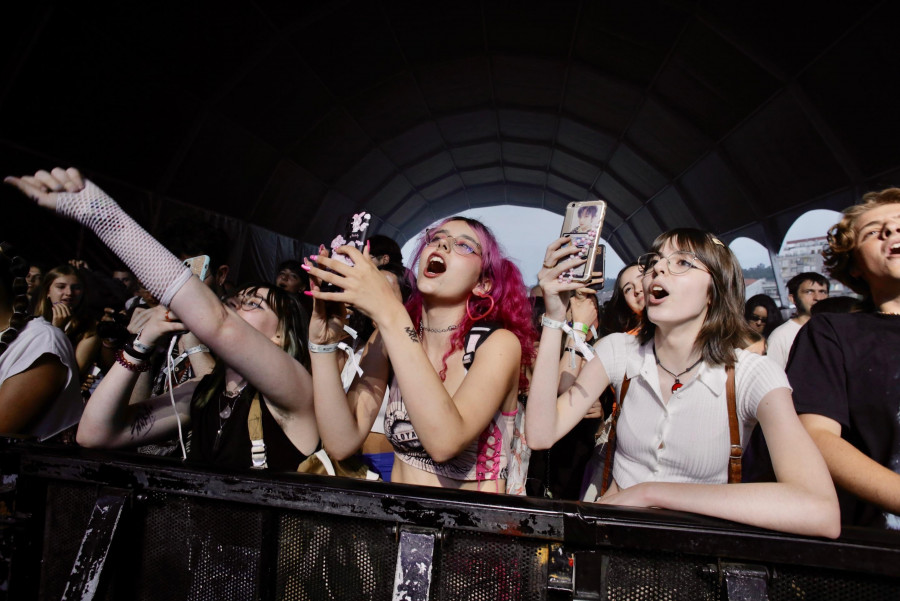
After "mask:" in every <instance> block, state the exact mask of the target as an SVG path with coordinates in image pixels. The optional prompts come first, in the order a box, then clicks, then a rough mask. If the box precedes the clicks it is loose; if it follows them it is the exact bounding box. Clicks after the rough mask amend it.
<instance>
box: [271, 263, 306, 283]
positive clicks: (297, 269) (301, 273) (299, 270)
mask: <svg viewBox="0 0 900 601" xmlns="http://www.w3.org/2000/svg"><path fill="white" fill-rule="evenodd" d="M285 269H287V270H288V271H292V272H294V273H296V274H297V276H298V277H299V278H300V281H301V282H303V289H304V290H309V275H307V273H306V270H305V269H303V263H301V262H300V261H297V260H296V259H288V260H286V261H282V262H281V263H279V264H278V269H276V270H275V276H276V277H278V274H279V273H281V272H282V271H284V270H285Z"/></svg>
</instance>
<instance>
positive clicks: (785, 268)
mask: <svg viewBox="0 0 900 601" xmlns="http://www.w3.org/2000/svg"><path fill="white" fill-rule="evenodd" d="M827 244H828V239H827V238H826V237H825V236H819V237H817V238H803V239H801V240H790V241H788V242H786V243H785V245H784V250H782V251H781V253H780V254H779V255H777V256H776V258H775V263H776V265H775V267H776V268H777V269H779V270H780V272H781V281H782V282H784V283H785V284H787V281H788V280H790V279H791V278H792V277H794V276H795V275H797V274H798V273H803V272H804V271H815V272H817V273H821V274H822V275H824V276H825V277H828V273H827V272H826V271H825V259H824V257H822V250H824V249H825V246H826V245H827ZM828 281H829V282H831V295H832V296H857V295H856V294H854V292H853V291H852V290H850V289H849V288H847V287H846V286H844V285H843V284H841V283H840V282H838V281H837V280H833V279H831V278H829V280H828ZM744 285H745V286H746V289H747V293H746V297H745V298H750V297H751V296H754V295H756V294H765V295H767V296H770V297H771V298H772V299H774V300H775V304H776V305H778V306H779V307H781V297H780V296H779V294H778V288H777V286H776V284H775V280H774V279H770V278H760V279H745V280H744ZM786 296H787V292H785V297H786Z"/></svg>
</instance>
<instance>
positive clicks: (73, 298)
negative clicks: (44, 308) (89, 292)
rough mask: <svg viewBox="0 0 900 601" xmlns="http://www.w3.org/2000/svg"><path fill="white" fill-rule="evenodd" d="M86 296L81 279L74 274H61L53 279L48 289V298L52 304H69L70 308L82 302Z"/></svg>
mask: <svg viewBox="0 0 900 601" xmlns="http://www.w3.org/2000/svg"><path fill="white" fill-rule="evenodd" d="M83 296H84V286H82V284H81V280H80V279H78V277H77V276H74V275H61V276H59V277H57V278H56V279H55V280H53V283H51V284H50V289H49V290H48V291H47V298H48V299H49V300H50V304H51V305H56V304H59V303H63V304H65V305H68V306H69V308H70V309H74V308H76V307H77V306H78V305H80V304H81V299H82V297H83Z"/></svg>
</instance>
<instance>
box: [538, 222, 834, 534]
mask: <svg viewBox="0 0 900 601" xmlns="http://www.w3.org/2000/svg"><path fill="white" fill-rule="evenodd" d="M563 243H564V239H559V240H557V241H555V242H553V243H552V244H551V245H550V246H549V247H548V249H547V256H546V260H545V263H544V264H545V265H553V267H549V268H548V267H545V268H544V269H542V270H541V272H540V274H539V279H540V283H541V286H542V288H543V290H544V301H545V303H546V306H547V313H546V315H545V317H544V321H543V324H544V327H543V333H542V337H541V344H540V347H539V351H538V356H537V359H536V361H535V369H534V377H533V380H532V384H531V392H530V394H529V397H528V412H527V414H526V435H527V437H528V442H529V444H530V445H531V446H532V447H533V448H545V447H547V446H549V445H551V444H553V442H555V441H556V440H557V439H559V437H560V436H562V435H563V434H565V432H567V431H568V430H569V429H570V428H571V427H572V426H573V425H574V424H575V423H577V422H578V420H580V419H581V417H582V416H583V415H584V413H585V412H586V411H587V409H588V408H589V407H590V405H591V403H592V402H593V399H595V398H596V397H597V396H598V395H599V394H600V392H601V391H602V390H603V389H604V388H606V386H608V385H609V384H612V386H613V387H614V388H615V389H616V390H617V391H621V390H623V389H624V390H626V392H625V395H624V396H625V398H624V399H619V403H620V407H621V411H620V414H619V416H618V420H617V423H616V430H615V444H616V446H615V454H614V457H613V464H612V470H611V476H612V478H611V482H610V484H609V488H608V490H607V491H606V492H605V494H603V496H602V497H601V498H600V499H598V502H600V503H606V504H615V505H630V506H637V507H662V508H667V509H677V510H681V511H692V512H695V513H701V514H706V515H711V516H715V517H720V518H725V519H729V520H733V521H736V522H742V523H747V524H752V525H755V526H762V527H766V528H772V529H776V530H783V531H787V532H795V533H800V534H809V535H819V536H828V537H836V536H838V534H839V533H840V522H839V515H838V506H837V499H836V495H835V492H834V486H833V485H832V483H831V479H830V477H829V474H828V471H827V469H826V467H825V464H824V462H823V460H822V457H821V455H820V454H819V453H818V451H817V450H816V448H815V446H814V445H813V443H812V441H811V440H810V438H809V436H808V435H806V433H805V432H804V431H803V427H802V425H801V424H800V421H799V420H798V418H797V415H796V413H795V412H794V408H793V404H792V401H791V394H790V388H789V385H788V382H787V379H786V377H785V375H784V372H783V371H782V370H780V369H779V368H778V367H777V366H776V365H775V364H774V363H772V362H771V361H770V360H769V359H767V358H766V357H762V356H759V355H755V354H752V353H748V352H746V351H744V350H742V348H743V347H744V346H746V344H745V343H746V338H747V324H746V321H745V320H744V318H743V310H742V309H743V296H744V285H743V276H742V273H741V269H740V266H739V264H738V262H737V259H735V257H734V255H733V254H732V253H731V251H730V250H729V249H728V248H727V247H726V246H725V245H724V244H722V243H721V242H720V241H719V240H718V239H716V238H715V237H714V236H712V235H711V234H708V233H706V232H702V231H699V230H694V229H678V230H673V231H671V232H668V233H665V234H662V235H661V236H659V237H658V238H657V239H656V241H655V242H654V244H653V247H652V249H651V252H650V253H649V254H647V255H643V256H642V257H641V258H640V259H639V264H640V266H641V269H642V271H643V277H642V284H643V288H644V297H645V299H646V306H645V309H644V319H643V322H642V326H641V331H640V333H639V334H638V336H637V337H635V336H630V335H628V334H612V335H610V336H607V337H605V338H603V339H601V340H600V341H599V342H598V343H597V345H596V346H595V350H596V358H595V359H594V360H592V361H589V362H588V363H587V365H585V366H584V368H583V369H582V370H581V373H580V374H579V376H578V379H577V380H576V382H575V384H574V385H573V386H572V387H571V388H569V389H568V390H566V391H564V392H563V393H562V394H561V395H559V396H557V390H556V367H557V364H556V357H555V353H553V352H551V351H552V349H554V348H558V347H559V339H560V336H561V331H560V329H559V328H561V326H562V324H561V323H560V322H561V320H563V319H564V318H565V306H566V298H567V297H568V295H569V293H570V291H571V290H572V289H573V288H574V287H576V286H577V284H574V283H569V282H566V281H565V279H561V278H559V275H560V274H561V273H563V272H564V271H565V270H566V269H569V268H571V267H572V266H574V265H577V264H579V262H580V261H582V259H577V258H571V257H569V255H570V254H571V253H572V251H571V250H570V249H569V248H568V247H566V246H563ZM545 349H547V351H546V352H545ZM730 367H733V369H734V371H733V374H734V376H733V378H734V379H733V382H734V385H735V390H736V393H735V399H736V405H737V407H736V417H737V421H738V423H739V426H738V429H739V432H740V441H741V445H743V444H746V442H747V440H748V439H749V434H750V431H751V430H752V428H753V426H754V425H755V424H756V423H757V421H758V422H759V423H760V425H761V426H762V428H763V431H764V432H765V435H766V439H767V440H770V441H773V443H772V444H771V445H770V446H771V449H772V459H773V463H774V465H775V471H776V474H777V476H778V482H777V483H765V484H737V483H735V484H726V483H727V482H728V480H729V476H728V475H729V456H730V455H731V454H733V453H734V454H738V453H736V450H734V451H733V450H732V449H731V442H730V432H729V415H728V405H727V404H728V401H727V398H728V393H727V390H726V389H727V385H728V380H729V373H728V371H729V370H727V369H726V368H730Z"/></svg>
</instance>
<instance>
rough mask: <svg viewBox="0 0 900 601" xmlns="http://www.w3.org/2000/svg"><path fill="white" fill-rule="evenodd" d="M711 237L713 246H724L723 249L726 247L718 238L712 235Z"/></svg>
mask: <svg viewBox="0 0 900 601" xmlns="http://www.w3.org/2000/svg"><path fill="white" fill-rule="evenodd" d="M709 237H710V238H711V239H712V242H713V244H718V245H719V246H722V247H724V246H725V244H723V243H722V241H721V240H719V239H718V238H716V237H715V236H713V235H712V234H710V236H709Z"/></svg>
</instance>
